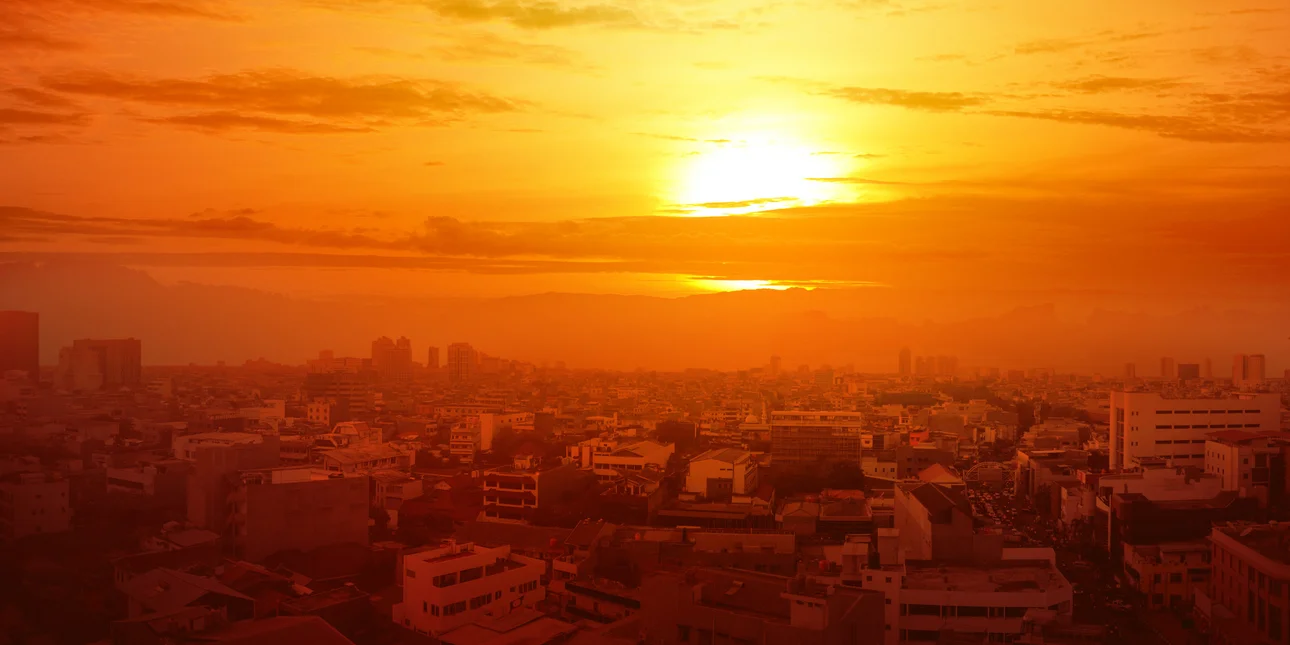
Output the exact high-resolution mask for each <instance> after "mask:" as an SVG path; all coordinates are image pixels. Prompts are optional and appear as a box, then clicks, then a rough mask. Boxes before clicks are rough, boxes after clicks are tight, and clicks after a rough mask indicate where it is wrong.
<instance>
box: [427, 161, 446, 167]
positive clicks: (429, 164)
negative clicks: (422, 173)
mask: <svg viewBox="0 0 1290 645" xmlns="http://www.w3.org/2000/svg"><path fill="white" fill-rule="evenodd" d="M421 165H423V166H443V165H446V164H445V162H443V161H427V162H425V163H423V164H421Z"/></svg>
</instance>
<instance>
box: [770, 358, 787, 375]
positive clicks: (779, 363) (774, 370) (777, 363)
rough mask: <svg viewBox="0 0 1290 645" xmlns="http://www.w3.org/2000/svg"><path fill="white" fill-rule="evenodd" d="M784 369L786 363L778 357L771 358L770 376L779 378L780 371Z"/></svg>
mask: <svg viewBox="0 0 1290 645" xmlns="http://www.w3.org/2000/svg"><path fill="white" fill-rule="evenodd" d="M782 369H784V361H783V359H781V358H780V357H778V356H771V357H770V375H771V376H779V372H780V370H782Z"/></svg>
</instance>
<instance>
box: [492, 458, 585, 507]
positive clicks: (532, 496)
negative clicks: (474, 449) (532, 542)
mask: <svg viewBox="0 0 1290 645" xmlns="http://www.w3.org/2000/svg"><path fill="white" fill-rule="evenodd" d="M582 475H584V473H581V472H580V471H579V469H578V467H577V466H576V465H574V464H558V463H548V464H536V463H534V461H533V460H532V459H531V458H528V457H516V459H515V463H514V464H512V465H510V466H501V467H498V468H490V469H488V470H486V471H484V509H483V511H481V513H480V518H479V519H481V520H493V521H503V522H528V521H529V520H531V519H532V517H533V514H534V513H536V512H537V510H538V509H539V508H550V507H551V506H552V505H553V504H556V503H557V502H559V501H560V498H561V496H562V495H563V494H564V493H565V492H567V491H569V490H571V489H572V487H573V486H575V485H576V484H577V482H578V481H579V480H580V479H581V476H582Z"/></svg>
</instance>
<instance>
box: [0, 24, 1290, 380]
mask: <svg viewBox="0 0 1290 645" xmlns="http://www.w3.org/2000/svg"><path fill="white" fill-rule="evenodd" d="M1288 27H1290V11H1287V10H1286V8H1285V7H1284V6H1282V5H1281V4H1280V3H1277V2H1263V3H1259V2H1248V3H1232V2H1219V3H1216V2H1200V1H1189V2H1174V1H1170V2H1163V1H1153V2H1134V3H1128V4H1126V3H1120V2H1102V1H1097V2H1080V3H1035V2H1022V1H1002V2H991V3H955V4H939V3H930V2H885V1H881V0H853V1H850V2H823V1H809V2H765V3H758V2H742V1H740V2H735V1H727V0H713V1H710V2H690V1H679V0H677V1H667V2H665V1H658V0H652V1H647V2H617V3H616V2H612V1H609V0H607V1H605V2H590V3H572V2H569V3H566V2H560V3H548V2H523V1H520V0H496V1H488V0H262V1H257V2H245V1H243V2H237V1H233V0H228V1H219V0H210V1H207V2H194V1H183V2H180V1H178V0H151V1H147V2H145V1H142V0H6V1H5V2H3V3H0V262H5V263H6V265H7V266H6V267H4V269H3V271H0V308H17V309H32V310H39V311H41V312H42V316H43V319H42V320H43V321H44V324H45V325H46V330H45V332H44V333H43V334H42V338H41V343H42V358H43V360H44V362H45V363H46V364H52V363H53V362H54V359H55V358H56V356H57V354H56V352H57V349H58V348H59V347H61V346H63V345H65V344H67V343H68V342H69V341H70V340H71V339H73V338H77V337H82V336H89V335H93V336H103V335H121V336H129V335H133V336H142V337H146V338H147V339H148V356H146V357H145V362H150V363H151V362H161V363H186V362H190V361H198V362H210V361H215V360H229V361H241V360H243V359H245V358H252V357H257V356H264V357H267V358H270V359H273V360H281V361H289V362H293V363H295V362H299V361H302V360H304V358H306V357H307V356H310V355H312V354H313V353H314V352H315V351H316V350H317V349H320V348H322V347H334V348H335V349H336V350H337V351H354V352H357V351H360V350H361V349H362V348H363V347H365V346H366V343H369V342H370V340H371V338H374V337H377V336H380V335H390V336H396V335H401V334H406V335H407V336H409V337H411V338H413V339H414V340H415V341H416V342H417V343H418V346H419V347H420V348H424V346H425V345H427V344H435V345H444V344H446V343H447V342H450V341H454V340H470V341H472V342H474V343H475V344H476V345H477V346H479V347H480V348H481V349H482V350H484V351H490V352H493V353H499V354H503V355H506V356H511V357H515V358H520V359H528V360H545V359H551V360H568V361H569V363H570V364H571V365H579V366H600V367H621V368H633V367H653V368H676V367H687V366H710V367H737V366H747V365H752V364H759V363H760V362H761V361H764V359H765V357H766V356H768V355H769V354H771V353H779V354H782V355H783V356H784V357H785V360H786V361H787V362H789V363H808V362H809V363H817V364H818V363H822V362H833V363H842V362H845V361H851V362H854V363H856V365H857V366H858V367H861V368H862V369H863V368H867V369H878V368H882V369H891V367H892V361H893V360H894V355H895V353H894V349H895V348H896V347H898V346H900V345H910V346H912V347H913V348H914V351H915V352H916V353H920V354H924V353H925V354H954V355H958V356H960V358H961V359H962V360H963V361H964V363H965V364H969V365H987V366H999V367H1005V368H1006V367H1058V368H1066V369H1084V370H1103V371H1112V370H1117V371H1118V370H1119V369H1120V366H1121V365H1122V364H1123V363H1124V362H1127V361H1137V362H1139V364H1140V365H1143V366H1144V367H1145V366H1146V365H1151V364H1152V361H1156V360H1158V357H1159V356H1162V355H1168V356H1175V357H1177V359H1178V360H1180V361H1192V362H1200V361H1202V360H1203V359H1206V358H1211V359H1213V360H1214V361H1216V362H1217V363H1218V364H1220V365H1222V364H1225V362H1226V361H1228V360H1230V355H1231V354H1232V353H1234V352H1242V351H1266V352H1267V354H1268V356H1269V359H1268V360H1269V363H1270V364H1269V368H1270V369H1273V370H1274V372H1275V371H1279V370H1280V369H1282V368H1283V367H1285V365H1284V364H1283V362H1284V356H1286V355H1287V353H1288V352H1286V351H1284V350H1285V349H1286V344H1287V342H1288V341H1287V340H1286V336H1287V329H1290V305H1288V304H1287V303H1290V288H1287V287H1288V286H1290V284H1288V283H1290V245H1287V241H1288V240H1290V214H1288V213H1287V207H1286V204H1287V203H1290V202H1288V201H1287V197H1288V195H1287V192H1290V166H1288V165H1287V163H1286V159H1290V123H1288V121H1287V117H1290V44H1288V43H1290V37H1287V33H1286V30H1287V28H1288ZM230 287H236V288H238V289H233V290H230V289H229V288H230ZM789 288H793V289H795V290H794V291H776V292H774V293H772V292H771V291H775V290H780V289H789ZM797 289H809V290H812V291H809V292H807V291H800V290H797ZM747 290H758V291H757V293H755V294H753V293H739V294H733V295H730V294H722V293H720V292H732V291H747ZM543 294H546V295H543ZM550 294H580V295H578V296H576V297H575V296H556V295H550ZM530 296H533V297H530ZM374 302H375V303H378V304H372V303H374ZM210 303H220V304H221V305H222V306H220V307H213V308H212V307H209V306H208V305H209V304H210ZM203 304H205V305H207V306H204V307H203ZM212 309H214V310H216V311H214V312H212ZM1162 325H1163V327H1162ZM1162 328H1163V329H1165V330H1166V331H1165V332H1163V333H1162V332H1161V331H1160V329H1162ZM292 330H295V331H294V332H293V331H292ZM420 351H421V350H420V349H418V355H420Z"/></svg>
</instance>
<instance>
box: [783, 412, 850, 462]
mask: <svg viewBox="0 0 1290 645" xmlns="http://www.w3.org/2000/svg"><path fill="white" fill-rule="evenodd" d="M863 429H864V414H863V413H860V412H841V411H833V410H830V411H810V412H807V411H784V412H771V413H770V444H771V448H770V451H771V455H772V459H774V460H775V463H776V464H812V463H816V462H818V461H853V462H859V461H860V435H861V432H862V431H863Z"/></svg>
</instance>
